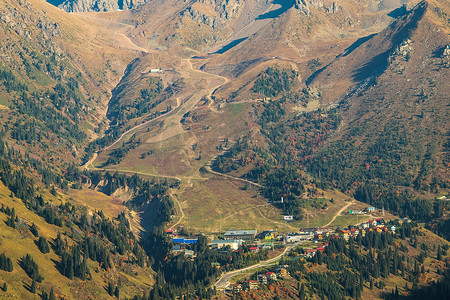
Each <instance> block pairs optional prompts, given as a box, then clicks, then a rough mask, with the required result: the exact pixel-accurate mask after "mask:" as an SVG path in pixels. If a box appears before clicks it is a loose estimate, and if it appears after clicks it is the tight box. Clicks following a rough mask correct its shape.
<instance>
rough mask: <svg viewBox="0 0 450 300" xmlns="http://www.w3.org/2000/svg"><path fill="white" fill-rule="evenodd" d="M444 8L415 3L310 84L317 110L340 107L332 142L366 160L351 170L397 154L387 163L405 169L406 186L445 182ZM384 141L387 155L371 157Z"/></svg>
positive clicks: (446, 88) (358, 161)
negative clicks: (339, 123)
mask: <svg viewBox="0 0 450 300" xmlns="http://www.w3.org/2000/svg"><path fill="white" fill-rule="evenodd" d="M448 4H449V3H448V2H444V3H437V2H434V1H429V2H421V3H419V4H418V5H417V6H416V7H415V8H414V9H413V10H412V11H411V12H410V13H409V14H407V15H405V16H403V17H401V18H399V19H398V20H397V21H396V22H394V23H393V24H392V25H391V26H389V27H388V28H387V29H385V30H384V31H382V32H381V33H379V34H377V35H374V36H372V37H368V38H367V40H366V41H364V42H362V43H359V42H358V43H356V44H355V45H354V46H352V47H349V48H348V49H347V51H346V52H344V53H343V54H342V55H339V56H338V57H337V58H336V59H335V60H334V61H333V62H332V63H331V64H330V65H328V66H327V67H325V68H324V69H322V70H320V71H319V72H317V74H314V75H313V76H312V77H310V79H309V83H310V86H311V87H314V88H317V89H319V90H320V91H322V104H323V105H324V106H327V105H336V104H339V105H340V106H341V110H342V116H343V120H344V122H343V125H342V127H341V129H340V131H339V133H338V134H337V135H336V136H335V137H334V138H333V139H332V140H333V141H335V142H339V143H344V144H348V145H353V147H356V149H357V150H356V151H357V153H360V154H362V156H363V157H365V158H364V160H361V157H360V159H355V161H354V162H353V164H354V165H355V166H356V165H358V164H360V165H363V164H364V163H369V162H370V161H371V159H370V157H369V155H372V157H374V156H378V157H383V156H385V157H386V156H390V154H392V153H393V152H396V154H395V155H396V158H395V159H394V158H393V157H392V156H391V158H390V159H388V160H390V162H391V163H393V164H394V165H396V164H397V165H398V166H402V167H404V170H405V171H404V172H405V173H406V174H408V176H411V180H407V181H406V182H409V183H408V184H414V186H415V187H416V188H421V187H423V184H424V182H427V183H430V182H431V181H433V182H435V185H436V182H441V180H444V181H446V182H448V174H447V173H446V172H447V171H446V167H445V163H446V158H445V154H443V152H442V151H445V144H446V142H447V138H448V136H447V134H448V132H449V130H450V128H449V123H448V122H447V121H446V120H447V119H448V115H449V110H448V99H449V98H448V95H449V93H450V86H449V85H448V84H447V83H446V82H447V81H448V76H449V68H448V54H447V52H446V49H447V48H448V45H449V42H450V39H449V37H448V32H449V24H448V21H447V20H446V17H445V16H446V15H447V14H448V11H449V5H448ZM396 136H397V137H396ZM394 140H395V142H394ZM383 142H384V143H389V147H394V148H393V149H392V148H388V149H383V150H381V149H382V148H379V150H374V147H376V145H379V144H380V143H383ZM398 143H400V144H398ZM353 147H352V148H351V149H353ZM349 149H350V148H349ZM370 149H372V150H373V151H372V150H370ZM350 151H354V150H350ZM344 152H345V151H344ZM389 153H390V154H389ZM385 163H386V162H385ZM433 178H434V179H433ZM438 185H439V184H438ZM440 185H441V186H442V185H444V186H445V183H443V184H440Z"/></svg>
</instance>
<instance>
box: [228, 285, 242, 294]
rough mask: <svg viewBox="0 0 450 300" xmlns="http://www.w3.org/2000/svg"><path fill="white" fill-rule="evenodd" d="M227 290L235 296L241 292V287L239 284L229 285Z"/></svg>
mask: <svg viewBox="0 0 450 300" xmlns="http://www.w3.org/2000/svg"><path fill="white" fill-rule="evenodd" d="M229 288H230V290H231V292H232V293H233V294H237V293H239V292H240V291H242V285H240V284H239V283H233V284H230V286H229Z"/></svg>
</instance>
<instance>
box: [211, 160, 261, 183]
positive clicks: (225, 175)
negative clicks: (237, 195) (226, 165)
mask: <svg viewBox="0 0 450 300" xmlns="http://www.w3.org/2000/svg"><path fill="white" fill-rule="evenodd" d="M205 169H206V171H208V172H210V173H212V174H215V175H219V176H222V177H226V178H230V179H233V180H239V181H242V182H246V183H249V184H251V185H254V186H257V187H260V188H263V187H264V186H263V185H261V184H259V183H256V182H253V181H250V180H247V179H244V178H239V177H234V176H231V175H228V174H224V173H219V172H216V171H213V170H212V169H211V167H210V166H208V165H206V166H205Z"/></svg>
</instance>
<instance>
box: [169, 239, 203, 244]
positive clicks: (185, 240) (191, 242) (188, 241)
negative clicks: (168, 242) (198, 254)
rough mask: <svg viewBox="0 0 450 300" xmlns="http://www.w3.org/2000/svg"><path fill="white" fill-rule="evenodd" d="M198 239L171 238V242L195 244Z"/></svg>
mask: <svg viewBox="0 0 450 300" xmlns="http://www.w3.org/2000/svg"><path fill="white" fill-rule="evenodd" d="M197 241H198V239H186V238H173V240H172V242H173V243H180V244H197Z"/></svg>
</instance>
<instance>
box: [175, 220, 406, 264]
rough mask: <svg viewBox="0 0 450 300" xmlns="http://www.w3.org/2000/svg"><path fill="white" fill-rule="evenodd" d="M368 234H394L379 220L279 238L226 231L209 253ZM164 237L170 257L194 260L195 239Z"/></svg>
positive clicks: (391, 227) (274, 233)
mask: <svg viewBox="0 0 450 300" xmlns="http://www.w3.org/2000/svg"><path fill="white" fill-rule="evenodd" d="M397 222H399V223H402V222H410V220H409V219H400V220H397ZM370 231H376V232H379V233H381V232H388V231H390V232H395V231H396V226H395V225H389V226H388V225H386V223H385V220H384V219H382V218H377V219H372V220H369V221H367V222H363V223H360V224H359V225H357V226H353V225H350V226H348V227H346V228H342V227H338V228H336V229H334V228H331V227H314V228H301V229H300V230H299V231H298V232H290V233H287V234H280V233H278V232H277V231H274V230H266V231H263V232H260V233H258V232H257V230H256V229H252V230H229V231H226V232H225V233H224V234H223V235H221V236H220V237H221V239H216V240H213V241H212V242H211V243H210V245H209V246H210V247H211V249H217V250H219V249H230V250H234V251H237V250H238V249H239V247H241V246H242V245H247V246H248V250H249V251H251V252H258V251H260V250H262V249H273V248H274V245H275V244H277V245H281V244H283V245H285V244H295V243H300V242H306V241H310V242H312V243H319V242H320V241H321V240H322V239H324V238H331V239H333V238H338V237H341V238H344V239H346V240H348V239H349V238H350V237H357V236H358V235H361V236H365V235H366V234H367V233H368V232H370ZM166 233H167V234H168V235H169V236H171V237H172V242H173V248H172V253H173V254H174V255H178V254H180V253H184V255H185V256H186V257H189V258H195V252H194V250H193V247H192V245H193V244H196V243H197V242H198V237H194V238H186V237H182V236H180V235H179V234H178V231H177V230H176V229H168V230H166ZM326 244H327V243H325V245H317V247H316V248H314V249H306V253H305V256H306V257H311V256H313V255H314V254H315V253H316V251H323V250H324V247H326Z"/></svg>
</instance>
